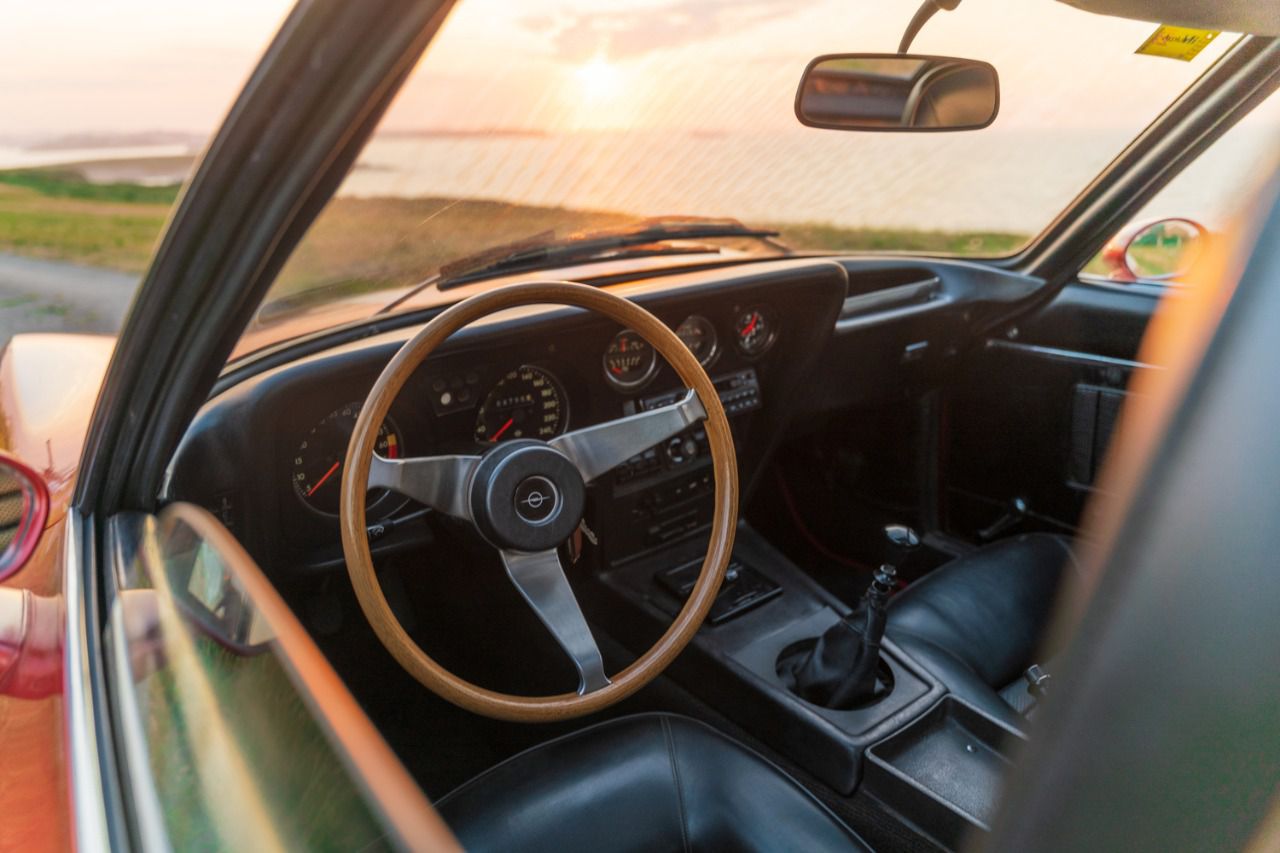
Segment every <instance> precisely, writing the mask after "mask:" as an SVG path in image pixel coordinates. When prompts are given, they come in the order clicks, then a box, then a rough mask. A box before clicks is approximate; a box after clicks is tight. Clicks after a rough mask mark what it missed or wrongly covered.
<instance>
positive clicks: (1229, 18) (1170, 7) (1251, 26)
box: [1058, 0, 1280, 36]
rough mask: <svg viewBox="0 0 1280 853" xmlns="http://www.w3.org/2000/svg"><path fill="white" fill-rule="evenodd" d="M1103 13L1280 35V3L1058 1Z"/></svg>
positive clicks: (1248, 0)
mask: <svg viewBox="0 0 1280 853" xmlns="http://www.w3.org/2000/svg"><path fill="white" fill-rule="evenodd" d="M1058 1H1059V2H1060V3H1066V4H1068V5H1071V6H1075V7H1076V8H1077V9H1083V10H1084V11H1086V12H1095V13H1097V14H1099V15H1112V16H1115V17H1120V18H1134V19H1136V20H1139V21H1152V22H1156V23H1161V24H1172V25H1174V26H1183V27H1197V28H1200V29H1207V30H1221V31H1225V32H1233V33H1252V34H1253V35H1262V36H1275V35H1280V3H1274V2H1272V3H1259V2H1257V0H1058Z"/></svg>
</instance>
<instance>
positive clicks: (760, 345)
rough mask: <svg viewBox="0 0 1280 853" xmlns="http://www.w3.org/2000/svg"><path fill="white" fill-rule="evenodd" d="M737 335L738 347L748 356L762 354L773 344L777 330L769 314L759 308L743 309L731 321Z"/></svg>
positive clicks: (752, 356) (753, 356)
mask: <svg viewBox="0 0 1280 853" xmlns="http://www.w3.org/2000/svg"><path fill="white" fill-rule="evenodd" d="M733 330H734V334H735V335H736V336H737V341H738V349H740V350H742V354H743V355H745V356H747V357H748V358H755V357H756V356H759V355H764V353H765V350H767V349H769V347H771V346H773V342H774V340H775V339H776V338H777V337H778V331H777V329H775V328H774V327H773V321H772V320H770V319H769V315H768V314H766V313H765V312H764V311H762V310H761V309H759V308H752V309H750V310H748V311H743V312H742V313H741V314H739V315H738V317H737V319H736V320H734V323H733Z"/></svg>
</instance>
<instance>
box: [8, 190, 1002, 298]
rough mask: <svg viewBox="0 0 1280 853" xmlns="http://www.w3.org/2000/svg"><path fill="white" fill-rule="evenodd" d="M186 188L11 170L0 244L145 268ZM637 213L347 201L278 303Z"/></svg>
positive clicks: (313, 242) (834, 242)
mask: <svg viewBox="0 0 1280 853" xmlns="http://www.w3.org/2000/svg"><path fill="white" fill-rule="evenodd" d="M178 190H179V188H178V187H177V186H162V187H150V186H141V185H137V184H120V183H115V184H93V183H90V182H88V181H86V180H84V179H83V178H82V177H80V176H79V175H78V174H77V173H76V172H74V171H72V170H66V169H63V170H58V169H24V170H14V171H4V172H0V252H11V253H13V254H20V255H28V256H31V257H38V258H50V259H56V260H68V261H76V262H79V263H84V264H90V265H94V266H102V267H107V268H111V269H117V270H123V271H126V272H133V273H141V272H143V271H144V270H145V269H146V267H147V264H148V262H149V260H150V257H151V253H152V251H153V248H154V246H155V244H156V241H157V240H158V239H159V236H160V231H161V229H162V228H163V227H164V223H165V220H166V217H167V216H168V212H169V208H170V206H171V205H172V204H173V202H174V200H175V199H176V198H177V195H178ZM635 218H636V217H634V216H631V215H629V214H623V213H616V212H610V211H593V210H580V209H571V208H564V207H541V206H536V205H518V204H508V203H505V202H499V201H485V200H479V199H454V198H412V199H404V198H346V197H344V198H338V199H335V200H333V201H332V202H330V204H329V205H328V206H327V207H326V208H325V209H324V211H323V212H322V213H321V215H320V217H319V218H318V219H317V220H316V222H315V223H314V224H313V225H312V227H311V229H310V231H309V232H308V234H307V237H306V239H305V240H304V241H303V242H302V244H301V245H300V246H299V247H298V248H297V249H296V250H295V252H294V253H293V256H292V257H291V258H290V259H289V262H288V263H287V264H286V266H285V268H284V270H283V271H282V272H281V274H280V276H279V278H278V279H277V281H276V283H275V285H274V287H273V289H272V294H271V299H272V300H277V301H280V302H283V303H285V304H298V303H304V302H314V301H321V300H326V299H331V298H334V297H336V296H337V295H339V294H343V295H346V294H356V293H366V292H370V291H376V290H382V289H388V288H393V287H401V286H404V285H408V284H412V283H414V282H416V281H419V280H420V279H422V278H424V277H426V276H427V275H429V274H431V273H432V272H434V271H435V270H436V269H437V268H438V267H439V266H440V265H441V264H442V263H445V262H447V261H450V260H453V259H455V258H459V257H462V256H464V255H469V254H473V253H475V252H479V251H481V250H484V249H487V248H490V247H493V246H497V245H500V244H503V243H509V242H513V241H517V240H523V239H528V238H529V237H532V236H534V235H539V234H542V233H550V232H555V233H556V234H558V235H564V234H567V233H571V232H573V231H579V230H584V229H594V228H607V227H609V226H614V225H622V224H625V223H627V222H630V221H633V220H634V219H635ZM750 224H753V225H757V224H764V225H766V227H772V228H775V229H776V230H778V231H780V232H781V233H782V237H781V241H782V242H783V243H785V244H786V245H787V246H790V247H791V248H793V249H795V250H797V251H819V252H828V251H829V252H843V251H851V252H860V251H872V252H924V253H940V254H953V255H968V256H981V255H988V256H991V255H1003V254H1008V253H1010V252H1013V251H1015V250H1016V249H1017V248H1019V247H1020V246H1021V245H1023V244H1024V243H1025V242H1026V240H1027V238H1026V236H1025V235H1021V234H1012V233H1003V232H986V231H973V232H948V231H917V230H910V229H885V228H841V227H838V226H834V225H830V224H823V223H800V224H797V223H775V224H773V225H768V224H767V223H750Z"/></svg>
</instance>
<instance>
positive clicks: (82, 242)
mask: <svg viewBox="0 0 1280 853" xmlns="http://www.w3.org/2000/svg"><path fill="white" fill-rule="evenodd" d="M177 193H178V188H177V187H176V186H173V187H144V186H139V185H137V184H91V183H88V182H87V181H84V180H83V179H81V178H80V177H79V176H78V175H76V174H75V173H72V172H60V171H51V170H50V171H46V170H25V171H9V172H0V251H3V252H10V253H13V254H16V255H27V256H30V257H36V258H49V259H53V260H62V261H76V262H78V263H83V264H89V265H91V266H101V267H107V268H109V269H116V270H122V271H125V272H136V273H140V272H142V271H143V270H145V269H146V267H147V261H148V259H149V258H150V257H151V250H152V248H153V247H154V245H155V241H156V238H157V237H158V236H159V234H160V229H161V228H163V227H164V222H165V217H166V216H167V215H168V212H169V208H170V206H171V205H172V204H173V200H174V199H175V198H176V197H177Z"/></svg>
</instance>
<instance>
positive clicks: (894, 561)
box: [884, 524, 920, 569]
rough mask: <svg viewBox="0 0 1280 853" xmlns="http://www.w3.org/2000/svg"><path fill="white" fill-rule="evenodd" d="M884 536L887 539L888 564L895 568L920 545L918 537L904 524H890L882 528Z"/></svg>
mask: <svg viewBox="0 0 1280 853" xmlns="http://www.w3.org/2000/svg"><path fill="white" fill-rule="evenodd" d="M884 537H885V539H887V540H889V565H891V566H893V567H894V568H895V569H896V568H899V567H901V566H902V563H903V561H905V560H906V559H907V558H908V557H910V556H911V555H912V554H913V553H915V550H916V549H917V548H919V547H920V537H919V536H917V535H916V532H915V531H914V530H912V529H911V528H910V527H907V526H906V525H905V524H890V525H889V526H887V527H886V528H885V529H884Z"/></svg>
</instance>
